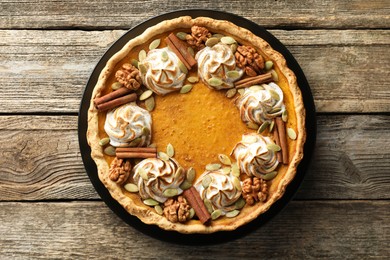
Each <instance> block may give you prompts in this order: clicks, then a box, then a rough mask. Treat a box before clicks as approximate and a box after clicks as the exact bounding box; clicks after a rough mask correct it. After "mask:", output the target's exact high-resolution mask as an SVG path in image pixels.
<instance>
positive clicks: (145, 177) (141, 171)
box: [138, 168, 149, 181]
mask: <svg viewBox="0 0 390 260" xmlns="http://www.w3.org/2000/svg"><path fill="white" fill-rule="evenodd" d="M138 173H139V176H141V178H142V179H143V180H144V181H147V180H149V176H148V172H147V171H146V170H145V169H144V168H139V169H138Z"/></svg>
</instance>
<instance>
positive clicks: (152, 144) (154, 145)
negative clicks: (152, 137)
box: [148, 143, 157, 148]
mask: <svg viewBox="0 0 390 260" xmlns="http://www.w3.org/2000/svg"><path fill="white" fill-rule="evenodd" d="M148 147H151V148H156V147H157V144H156V143H151V144H149V145H148Z"/></svg>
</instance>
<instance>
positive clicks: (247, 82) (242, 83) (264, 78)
mask: <svg viewBox="0 0 390 260" xmlns="http://www.w3.org/2000/svg"><path fill="white" fill-rule="evenodd" d="M271 81H272V74H271V72H268V73H266V74H261V75H258V76H255V77H249V78H246V79H242V80H239V81H237V82H236V83H235V87H236V88H247V87H251V86H253V85H256V84H261V83H268V82H271Z"/></svg>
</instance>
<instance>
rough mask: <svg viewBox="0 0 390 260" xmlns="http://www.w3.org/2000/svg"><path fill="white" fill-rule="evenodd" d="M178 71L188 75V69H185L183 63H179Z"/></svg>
mask: <svg viewBox="0 0 390 260" xmlns="http://www.w3.org/2000/svg"><path fill="white" fill-rule="evenodd" d="M179 69H180V70H181V72H183V73H184V74H187V73H188V69H187V67H186V66H185V65H184V63H183V62H181V61H179Z"/></svg>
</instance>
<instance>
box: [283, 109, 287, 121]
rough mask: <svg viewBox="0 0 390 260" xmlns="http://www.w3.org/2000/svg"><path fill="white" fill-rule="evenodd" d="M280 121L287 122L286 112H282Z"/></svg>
mask: <svg viewBox="0 0 390 260" xmlns="http://www.w3.org/2000/svg"><path fill="white" fill-rule="evenodd" d="M282 120H283V122H287V110H283V113H282Z"/></svg>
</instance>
